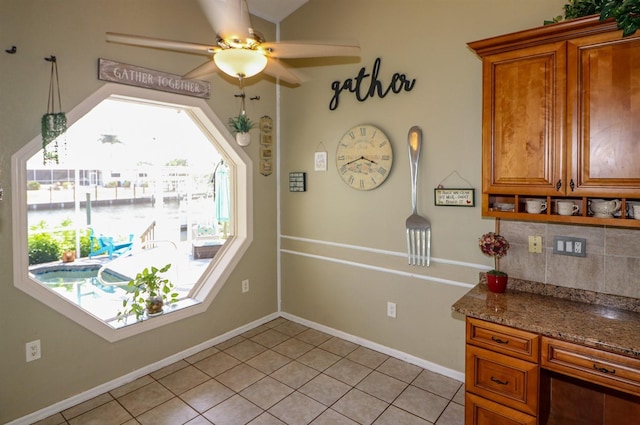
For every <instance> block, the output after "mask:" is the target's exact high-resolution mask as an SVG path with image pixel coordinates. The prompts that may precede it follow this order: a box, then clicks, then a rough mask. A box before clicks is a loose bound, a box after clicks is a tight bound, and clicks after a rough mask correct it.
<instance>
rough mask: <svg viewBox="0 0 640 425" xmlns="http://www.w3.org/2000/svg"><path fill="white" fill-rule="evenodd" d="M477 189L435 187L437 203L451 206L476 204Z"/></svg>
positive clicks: (471, 205)
mask: <svg viewBox="0 0 640 425" xmlns="http://www.w3.org/2000/svg"><path fill="white" fill-rule="evenodd" d="M475 192H476V190H475V189H434V198H435V204H436V205H439V206H449V207H473V206H475V204H476V203H475Z"/></svg>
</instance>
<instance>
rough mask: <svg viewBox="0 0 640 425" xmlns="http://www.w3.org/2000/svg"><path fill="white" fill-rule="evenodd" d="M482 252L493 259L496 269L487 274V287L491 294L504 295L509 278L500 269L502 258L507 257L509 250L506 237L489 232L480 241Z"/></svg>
mask: <svg viewBox="0 0 640 425" xmlns="http://www.w3.org/2000/svg"><path fill="white" fill-rule="evenodd" d="M479 245H480V250H481V251H482V253H483V254H484V255H487V256H489V257H493V261H494V268H493V270H490V271H488V272H487V286H489V290H490V291H491V292H497V293H502V292H504V291H505V290H506V288H507V282H508V280H509V276H508V275H507V274H506V273H505V272H501V271H500V269H499V260H500V258H502V257H504V256H505V255H507V251H508V250H509V242H508V241H507V240H506V239H505V237H504V236H501V235H499V234H497V233H495V232H489V233H485V234H484V235H482V237H481V238H480V239H479Z"/></svg>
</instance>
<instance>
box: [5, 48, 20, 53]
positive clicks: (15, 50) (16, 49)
mask: <svg viewBox="0 0 640 425" xmlns="http://www.w3.org/2000/svg"><path fill="white" fill-rule="evenodd" d="M4 51H5V52H7V53H10V54H14V53H15V52H17V51H18V48H17V47H16V46H11V48H10V49H4Z"/></svg>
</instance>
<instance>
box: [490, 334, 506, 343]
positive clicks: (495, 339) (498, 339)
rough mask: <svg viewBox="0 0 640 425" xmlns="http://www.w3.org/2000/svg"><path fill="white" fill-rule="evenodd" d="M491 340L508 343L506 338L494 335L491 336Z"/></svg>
mask: <svg viewBox="0 0 640 425" xmlns="http://www.w3.org/2000/svg"><path fill="white" fill-rule="evenodd" d="M491 341H493V342H497V343H498V344H508V343H509V340H508V339H500V338H496V337H495V336H492V337H491Z"/></svg>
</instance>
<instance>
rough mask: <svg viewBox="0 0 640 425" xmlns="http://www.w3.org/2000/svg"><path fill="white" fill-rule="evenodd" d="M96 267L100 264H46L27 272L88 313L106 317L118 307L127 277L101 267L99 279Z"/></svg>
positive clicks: (124, 292)
mask: <svg viewBox="0 0 640 425" xmlns="http://www.w3.org/2000/svg"><path fill="white" fill-rule="evenodd" d="M100 267H101V265H100V264H69V263H64V264H55V265H47V266H41V267H35V268H32V269H31V271H30V276H31V277H32V278H33V279H34V280H35V281H37V282H39V283H41V284H42V285H44V286H46V287H47V288H49V289H51V290H52V291H54V292H56V293H58V294H59V295H61V296H63V297H64V298H66V299H68V300H69V301H72V302H73V303H75V304H77V305H78V306H80V307H82V308H83V309H85V310H87V311H88V312H90V313H91V314H93V315H95V316H98V317H99V318H101V319H103V320H108V319H111V318H113V317H115V316H116V313H117V311H118V309H119V308H121V306H122V300H123V299H124V298H125V297H126V294H127V292H128V291H127V289H128V288H127V283H128V282H129V280H130V278H128V277H126V276H122V275H119V274H117V273H114V272H112V271H109V270H105V271H103V272H102V275H101V276H102V281H100V279H99V278H98V271H99V270H100ZM109 283H113V285H109Z"/></svg>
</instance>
